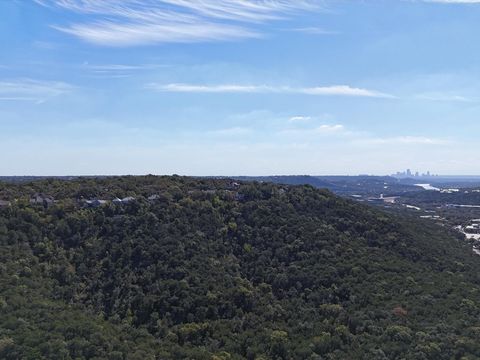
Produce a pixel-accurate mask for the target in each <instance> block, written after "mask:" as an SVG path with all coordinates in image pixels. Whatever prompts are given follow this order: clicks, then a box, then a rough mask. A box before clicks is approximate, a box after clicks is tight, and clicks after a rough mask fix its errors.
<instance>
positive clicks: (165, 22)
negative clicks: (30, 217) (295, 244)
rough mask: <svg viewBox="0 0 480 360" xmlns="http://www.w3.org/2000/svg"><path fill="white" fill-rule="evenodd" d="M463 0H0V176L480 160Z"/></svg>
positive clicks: (475, 66) (361, 169) (477, 10)
mask: <svg viewBox="0 0 480 360" xmlns="http://www.w3.org/2000/svg"><path fill="white" fill-rule="evenodd" d="M479 19H480V0H478V1H477V0H269V1H267V0H264V1H261V0H235V1H233V0H3V1H0V48H1V49H2V50H1V51H0V176H1V175H3V176H6V175H94V174H103V175H113V174H182V175H232V176H233V175H281V174H311V175H329V174H330V175H331V174H338V175H356V174H378V175H385V174H391V173H394V172H396V171H400V170H405V169H406V168H410V169H412V171H420V172H426V171H427V170H429V171H431V172H432V173H436V174H444V175H453V174H457V175H462V174H463V175H467V174H469V175H473V174H480V145H479V141H478V138H479V134H480V81H479V80H480V42H479V41H478V37H479V34H480V21H478V20H479Z"/></svg>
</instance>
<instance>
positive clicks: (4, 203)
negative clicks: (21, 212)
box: [0, 200, 10, 207]
mask: <svg viewBox="0 0 480 360" xmlns="http://www.w3.org/2000/svg"><path fill="white" fill-rule="evenodd" d="M8 206H10V201H6V200H0V207H8Z"/></svg>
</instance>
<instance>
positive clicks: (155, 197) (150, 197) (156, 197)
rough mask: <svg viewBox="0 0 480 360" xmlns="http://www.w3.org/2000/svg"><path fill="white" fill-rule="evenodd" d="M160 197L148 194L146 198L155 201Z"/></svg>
mask: <svg viewBox="0 0 480 360" xmlns="http://www.w3.org/2000/svg"><path fill="white" fill-rule="evenodd" d="M161 198H162V197H161V196H160V195H158V194H154V195H150V196H149V197H148V198H147V199H148V201H157V200H160V199H161Z"/></svg>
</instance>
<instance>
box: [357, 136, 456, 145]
mask: <svg viewBox="0 0 480 360" xmlns="http://www.w3.org/2000/svg"><path fill="white" fill-rule="evenodd" d="M359 142H360V143H362V144H371V145H387V144H405V145H447V144H450V143H451V142H450V141H449V140H446V139H438V138H430V137H425V136H395V137H386V138H366V139H361V140H360V141H359Z"/></svg>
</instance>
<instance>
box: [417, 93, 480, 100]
mask: <svg viewBox="0 0 480 360" xmlns="http://www.w3.org/2000/svg"><path fill="white" fill-rule="evenodd" d="M415 98H417V99H419V100H428V101H439V102H475V101H476V100H474V99H471V98H468V97H465V96H462V95H455V94H444V93H423V94H418V95H416V96H415Z"/></svg>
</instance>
